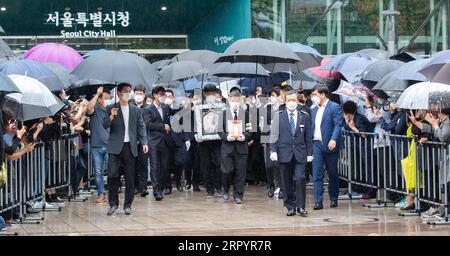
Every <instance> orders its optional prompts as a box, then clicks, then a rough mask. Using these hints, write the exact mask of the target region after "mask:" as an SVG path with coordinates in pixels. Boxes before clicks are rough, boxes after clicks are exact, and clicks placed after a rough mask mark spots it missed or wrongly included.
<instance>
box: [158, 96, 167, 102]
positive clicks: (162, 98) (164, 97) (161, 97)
mask: <svg viewBox="0 0 450 256" xmlns="http://www.w3.org/2000/svg"><path fill="white" fill-rule="evenodd" d="M158 99H159V102H160V103H164V102H166V96H159V98H158Z"/></svg>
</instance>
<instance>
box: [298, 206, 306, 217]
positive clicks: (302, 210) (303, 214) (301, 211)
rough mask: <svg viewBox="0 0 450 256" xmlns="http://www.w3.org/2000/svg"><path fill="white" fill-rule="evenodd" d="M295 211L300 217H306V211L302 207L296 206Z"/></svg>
mask: <svg viewBox="0 0 450 256" xmlns="http://www.w3.org/2000/svg"><path fill="white" fill-rule="evenodd" d="M297 213H298V214H299V215H300V216H302V217H308V212H307V211H306V210H305V209H303V208H297Z"/></svg>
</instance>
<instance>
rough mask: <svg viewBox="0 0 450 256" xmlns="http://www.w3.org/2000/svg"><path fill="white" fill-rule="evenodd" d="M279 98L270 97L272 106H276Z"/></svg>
mask: <svg viewBox="0 0 450 256" xmlns="http://www.w3.org/2000/svg"><path fill="white" fill-rule="evenodd" d="M277 99H278V98H277V97H275V96H271V97H270V103H272V104H275V103H277Z"/></svg>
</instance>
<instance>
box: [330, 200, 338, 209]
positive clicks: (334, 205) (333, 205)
mask: <svg viewBox="0 0 450 256" xmlns="http://www.w3.org/2000/svg"><path fill="white" fill-rule="evenodd" d="M336 207H338V202H337V201H331V203H330V208H336Z"/></svg>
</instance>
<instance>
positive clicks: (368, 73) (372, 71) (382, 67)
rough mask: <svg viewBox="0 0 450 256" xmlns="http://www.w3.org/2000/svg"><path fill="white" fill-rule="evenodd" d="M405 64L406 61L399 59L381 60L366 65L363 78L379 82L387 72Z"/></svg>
mask: <svg viewBox="0 0 450 256" xmlns="http://www.w3.org/2000/svg"><path fill="white" fill-rule="evenodd" d="M404 64H405V63H404V62H401V61H398V60H379V61H377V62H374V63H372V64H370V65H369V66H367V67H366V69H365V70H364V72H363V73H362V74H361V80H366V81H372V82H379V81H380V80H381V79H383V78H384V77H385V76H386V75H387V74H389V73H391V72H392V71H395V70H397V69H398V68H399V67H401V66H402V65H404Z"/></svg>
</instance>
